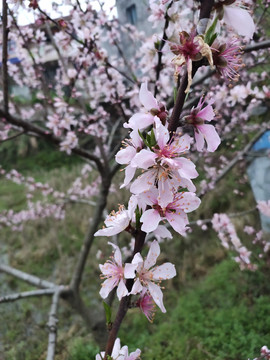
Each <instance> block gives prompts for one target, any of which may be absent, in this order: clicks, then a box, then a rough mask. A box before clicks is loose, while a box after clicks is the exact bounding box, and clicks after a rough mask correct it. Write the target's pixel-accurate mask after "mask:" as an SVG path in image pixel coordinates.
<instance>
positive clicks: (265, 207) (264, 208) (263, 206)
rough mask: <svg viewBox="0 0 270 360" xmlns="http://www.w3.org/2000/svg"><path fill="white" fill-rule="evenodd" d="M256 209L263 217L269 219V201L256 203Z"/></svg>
mask: <svg viewBox="0 0 270 360" xmlns="http://www.w3.org/2000/svg"><path fill="white" fill-rule="evenodd" d="M257 208H258V209H259V210H260V212H261V213H262V214H263V215H265V216H268V217H270V200H268V201H258V203H257Z"/></svg>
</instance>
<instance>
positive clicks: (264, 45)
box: [243, 40, 270, 53]
mask: <svg viewBox="0 0 270 360" xmlns="http://www.w3.org/2000/svg"><path fill="white" fill-rule="evenodd" d="M269 47H270V40H265V41H261V42H259V43H255V44H250V45H248V46H246V47H245V48H244V49H243V51H244V53H248V52H251V51H256V50H261V49H267V48H269Z"/></svg>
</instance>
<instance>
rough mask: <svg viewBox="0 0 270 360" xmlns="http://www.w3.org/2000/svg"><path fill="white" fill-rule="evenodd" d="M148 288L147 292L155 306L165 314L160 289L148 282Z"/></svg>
mask: <svg viewBox="0 0 270 360" xmlns="http://www.w3.org/2000/svg"><path fill="white" fill-rule="evenodd" d="M147 286H148V290H149V292H150V294H151V296H152V298H153V300H154V302H155V303H156V304H157V306H158V307H159V308H160V310H161V311H162V312H163V313H165V312H166V309H165V307H164V305H163V294H162V291H161V289H160V287H159V286H158V285H156V284H154V283H152V282H151V281H149V282H148V283H147Z"/></svg>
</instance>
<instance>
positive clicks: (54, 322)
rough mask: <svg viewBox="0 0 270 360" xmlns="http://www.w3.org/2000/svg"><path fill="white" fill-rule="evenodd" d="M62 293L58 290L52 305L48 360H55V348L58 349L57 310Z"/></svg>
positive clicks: (49, 324) (49, 322) (49, 323)
mask: <svg viewBox="0 0 270 360" xmlns="http://www.w3.org/2000/svg"><path fill="white" fill-rule="evenodd" d="M60 293H61V291H60V290H59V289H57V290H56V291H55V292H54V295H53V298H52V305H51V310H50V314H49V321H48V324H47V326H48V329H49V340H48V351H47V360H54V355H55V347H56V339H57V323H58V318H57V308H58V303H59V298H60Z"/></svg>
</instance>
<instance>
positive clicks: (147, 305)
mask: <svg viewBox="0 0 270 360" xmlns="http://www.w3.org/2000/svg"><path fill="white" fill-rule="evenodd" d="M136 304H137V306H138V307H139V308H140V309H141V311H142V312H143V313H144V315H145V316H146V317H147V319H148V320H149V321H150V322H153V321H154V316H155V312H156V306H155V303H154V300H153V298H152V296H151V295H150V294H149V292H148V291H147V290H146V289H145V288H144V289H143V291H142V293H141V295H140V297H139V299H138V301H137V303H136Z"/></svg>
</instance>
